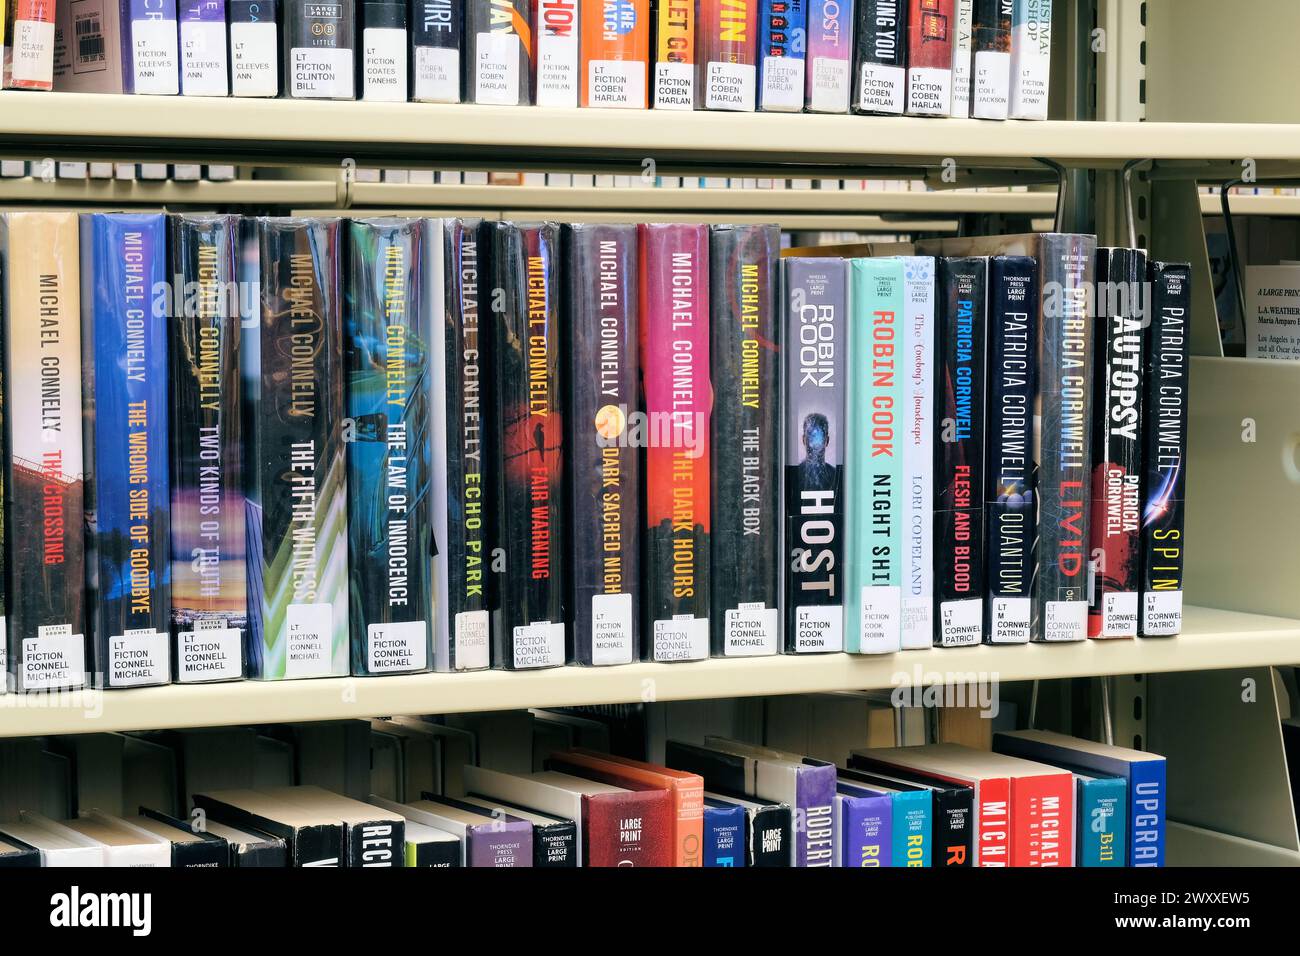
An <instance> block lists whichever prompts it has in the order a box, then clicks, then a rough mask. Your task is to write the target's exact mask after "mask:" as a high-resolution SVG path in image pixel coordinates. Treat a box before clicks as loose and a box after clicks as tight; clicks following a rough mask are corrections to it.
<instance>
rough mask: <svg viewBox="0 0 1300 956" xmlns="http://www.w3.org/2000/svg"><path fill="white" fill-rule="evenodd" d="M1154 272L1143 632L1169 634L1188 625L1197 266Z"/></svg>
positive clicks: (1161, 265)
mask: <svg viewBox="0 0 1300 956" xmlns="http://www.w3.org/2000/svg"><path fill="white" fill-rule="evenodd" d="M1150 278H1151V327H1150V330H1149V331H1148V333H1147V335H1148V338H1147V349H1146V357H1147V360H1146V371H1147V381H1146V394H1145V396H1144V397H1145V408H1144V409H1143V415H1144V418H1145V421H1144V426H1145V430H1146V460H1145V462H1144V465H1143V481H1142V501H1143V509H1142V629H1141V634H1142V636H1143V637H1166V636H1170V635H1174V634H1178V633H1180V632H1181V631H1182V627H1183V566H1184V561H1185V559H1186V554H1185V549H1186V544H1185V541H1184V537H1185V527H1184V522H1185V516H1184V513H1183V499H1184V495H1185V493H1186V487H1187V415H1188V366H1189V364H1190V330H1191V310H1192V274H1191V266H1189V265H1188V264H1187V263H1183V262H1178V263H1169V262H1153V263H1151V270H1150Z"/></svg>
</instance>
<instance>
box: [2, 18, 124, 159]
mask: <svg viewBox="0 0 1300 956" xmlns="http://www.w3.org/2000/svg"><path fill="white" fill-rule="evenodd" d="M4 6H5V4H4V2H3V0H0V19H3V10H4ZM130 7H131V5H130V0H81V2H80V3H56V4H55V9H54V15H55V20H54V89H55V91H56V92H60V93H129V92H131V89H130V85H131V84H130V73H131V9H130ZM3 32H4V27H3V26H0V34H3ZM0 46H3V44H0ZM92 165H93V166H98V165H99V164H97V163H96V164H92ZM92 178H99V177H93V176H92ZM110 178H111V177H110Z"/></svg>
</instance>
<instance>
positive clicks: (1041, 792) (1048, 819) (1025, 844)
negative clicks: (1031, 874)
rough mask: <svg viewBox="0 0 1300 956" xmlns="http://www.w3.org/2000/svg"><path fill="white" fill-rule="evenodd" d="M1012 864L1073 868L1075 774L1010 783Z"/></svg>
mask: <svg viewBox="0 0 1300 956" xmlns="http://www.w3.org/2000/svg"><path fill="white" fill-rule="evenodd" d="M1011 795H1012V796H1011V827H1012V836H1011V865H1012V866H1073V865H1074V840H1073V836H1074V827H1073V820H1074V775H1073V774H1069V773H1053V774H1044V775H1042V776H1035V777H1017V778H1014V779H1013V780H1012V781H1011Z"/></svg>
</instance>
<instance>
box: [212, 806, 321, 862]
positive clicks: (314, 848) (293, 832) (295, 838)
mask: <svg viewBox="0 0 1300 956" xmlns="http://www.w3.org/2000/svg"><path fill="white" fill-rule="evenodd" d="M194 806H195V807H197V808H198V809H200V810H202V811H203V812H204V814H205V816H206V819H208V820H213V821H216V822H217V823H222V824H226V825H227V826H230V827H237V828H239V829H241V830H243V829H245V828H247V827H252V828H253V829H254V830H260V831H262V832H264V833H268V834H270V835H272V836H275V837H279V838H280V839H281V840H283V841H284V846H285V850H286V851H287V856H288V859H287V865H288V866H291V867H300V866H301V867H339V866H343V865H344V864H343V847H344V844H343V822H342V821H341V820H340V819H339V818H338V817H337V816H335V815H334V814H332V813H330V812H329V811H325V810H321V809H318V808H305V807H301V806H298V805H297V804H294V803H290V802H288V801H287V800H283V799H280V798H278V797H274V796H271V795H270V794H266V793H262V792H260V791H257V790H214V791H212V792H210V793H196V794H194ZM212 832H215V833H217V834H218V835H219V836H224V837H225V838H226V839H227V840H228V841H229V840H230V839H231V838H230V837H229V836H226V834H224V833H221V832H220V831H217V830H215V829H213V830H212ZM239 865H240V866H244V865H246V864H244V863H242V862H241V863H240V864H239Z"/></svg>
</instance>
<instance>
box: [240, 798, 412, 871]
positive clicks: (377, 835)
mask: <svg viewBox="0 0 1300 956" xmlns="http://www.w3.org/2000/svg"><path fill="white" fill-rule="evenodd" d="M264 793H265V794H266V795H267V796H270V797H274V798H278V799H282V800H284V801H285V802H286V803H289V804H292V805H293V806H296V807H301V808H302V809H304V810H311V811H316V812H319V813H321V814H325V815H329V816H333V817H337V818H338V820H339V822H340V823H341V824H342V825H343V865H344V866H347V867H364V868H376V867H395V866H403V865H405V860H406V841H405V839H404V835H403V830H404V827H405V824H406V819H405V818H404V817H403V816H402V815H401V814H399V813H394V812H393V811H391V810H386V809H384V808H382V807H377V806H374V805H373V804H369V803H363V802H362V801H360V800H352V799H349V798H348V797H344V796H341V795H340V794H337V793H332V792H330V791H329V790H326V789H324V788H322V787H315V786H297V787H274V788H271V789H268V790H266V791H264Z"/></svg>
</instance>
